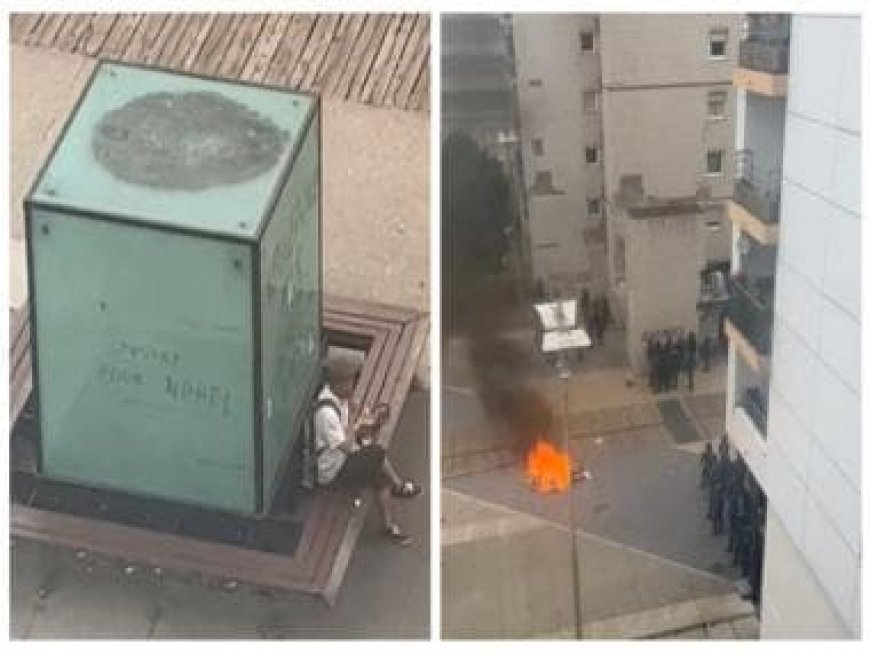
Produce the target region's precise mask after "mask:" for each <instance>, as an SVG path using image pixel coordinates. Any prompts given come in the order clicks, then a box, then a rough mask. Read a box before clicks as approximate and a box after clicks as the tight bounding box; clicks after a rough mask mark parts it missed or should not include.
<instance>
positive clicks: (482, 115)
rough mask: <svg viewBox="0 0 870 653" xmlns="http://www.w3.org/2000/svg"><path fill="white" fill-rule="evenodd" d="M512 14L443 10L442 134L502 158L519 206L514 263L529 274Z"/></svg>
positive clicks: (514, 242)
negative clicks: (460, 138)
mask: <svg viewBox="0 0 870 653" xmlns="http://www.w3.org/2000/svg"><path fill="white" fill-rule="evenodd" d="M515 78H516V73H515V69H514V51H513V36H512V23H511V17H510V16H509V15H506V14H442V16H441V137H442V139H445V138H447V137H448V136H449V135H450V134H452V133H462V134H465V135H466V136H469V137H470V138H472V139H473V140H474V141H475V142H476V143H477V145H478V146H479V147H481V148H482V149H483V150H485V151H486V152H487V153H488V154H489V155H490V156H492V157H494V158H496V159H498V160H499V161H500V162H501V164H502V169H503V171H504V173H505V176H506V177H507V179H508V181H509V183H510V186H511V194H512V200H513V206H514V210H515V215H514V216H512V217H513V218H514V225H513V229H514V234H513V238H512V242H513V246H512V251H511V253H510V256H511V258H512V259H513V267H515V268H516V271H517V272H519V275H520V277H525V278H528V277H530V276H531V273H530V270H529V260H530V258H531V257H530V255H529V251H528V250H529V241H528V232H527V229H526V225H527V220H528V211H527V208H526V191H525V188H524V185H523V160H522V157H521V154H520V138H519V126H518V118H517V94H516V79H515Z"/></svg>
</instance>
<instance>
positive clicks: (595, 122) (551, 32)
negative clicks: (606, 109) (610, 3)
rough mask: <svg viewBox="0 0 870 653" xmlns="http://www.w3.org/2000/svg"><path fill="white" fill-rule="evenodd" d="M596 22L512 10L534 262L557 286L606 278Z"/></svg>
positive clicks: (553, 288) (537, 274)
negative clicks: (519, 12) (517, 12)
mask: <svg viewBox="0 0 870 653" xmlns="http://www.w3.org/2000/svg"><path fill="white" fill-rule="evenodd" d="M598 23H599V20H598V17H597V16H595V15H593V14H572V15H562V14H537V15H531V14H516V15H514V16H513V26H514V28H513V36H514V50H515V52H516V71H517V98H518V105H519V124H520V133H521V136H522V138H521V140H522V155H523V162H524V166H523V167H524V172H525V178H524V184H525V187H526V192H527V197H528V210H529V223H528V234H529V241H530V247H531V269H532V275H533V278H534V279H535V280H536V281H538V280H540V282H541V283H540V284H539V285H543V286H544V287H545V288H546V289H547V290H548V291H549V292H551V293H553V294H557V293H558V294H573V293H578V292H579V288H580V287H581V286H585V287H591V288H593V289H597V290H598V291H603V290H604V289H605V285H606V277H605V275H604V266H605V264H606V261H605V259H604V249H605V229H604V207H603V201H602V200H603V173H602V170H603V167H602V163H603V158H604V157H603V152H602V135H601V60H600V57H599V53H598V46H597V43H598V40H599V28H598ZM596 262H597V265H596Z"/></svg>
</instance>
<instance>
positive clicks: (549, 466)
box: [526, 438, 572, 494]
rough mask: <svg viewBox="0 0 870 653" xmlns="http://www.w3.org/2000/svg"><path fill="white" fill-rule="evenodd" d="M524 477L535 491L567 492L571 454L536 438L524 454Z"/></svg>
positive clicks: (570, 475) (570, 473)
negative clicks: (525, 454)
mask: <svg viewBox="0 0 870 653" xmlns="http://www.w3.org/2000/svg"><path fill="white" fill-rule="evenodd" d="M526 478H527V479H528V481H529V485H530V486H531V488H532V489H533V490H534V491H536V492H540V493H542V494H548V493H551V492H567V491H568V489H569V488H570V487H571V481H572V463H571V456H570V455H568V453H566V452H563V451H561V450H560V449H558V448H557V447H556V446H555V445H554V444H552V443H551V442H548V441H547V440H544V439H543V438H538V440H537V441H536V442H535V444H534V446H533V447H532V449H531V450H530V451H529V453H528V454H527V456H526Z"/></svg>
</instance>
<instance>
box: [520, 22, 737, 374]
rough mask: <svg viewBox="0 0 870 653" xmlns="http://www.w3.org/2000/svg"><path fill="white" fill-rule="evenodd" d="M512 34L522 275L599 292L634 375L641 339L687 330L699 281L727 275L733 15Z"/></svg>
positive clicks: (523, 27) (694, 321)
mask: <svg viewBox="0 0 870 653" xmlns="http://www.w3.org/2000/svg"><path fill="white" fill-rule="evenodd" d="M513 23H514V30H513V33H514V50H515V56H516V70H517V96H518V104H519V123H520V131H521V137H522V149H523V160H524V169H525V184H526V188H527V190H528V208H529V240H530V243H531V257H532V266H531V267H532V271H533V275H535V277H536V278H538V279H542V280H543V281H544V282H545V284H546V286H547V287H548V289H549V290H550V291H551V292H553V293H559V294H574V293H578V292H579V291H580V288H581V287H586V288H590V289H591V290H592V292H593V293H599V292H602V293H607V294H609V296H610V297H611V300H612V302H611V303H612V306H613V309H614V313H615V316H616V319H617V322H618V323H620V324H622V325H624V326H625V327H626V351H627V358H628V362H629V364H630V365H631V366H632V367H634V368H636V369H641V368H643V367H644V366H645V361H644V360H643V354H642V352H643V344H642V336H643V334H644V332H646V331H650V330H656V329H666V328H683V329H685V330H687V331H688V330H696V329H698V325H699V320H698V301H699V295H700V293H701V286H702V284H701V275H702V272H703V271H704V270H705V269H706V268H708V267H710V266H711V265H714V266H715V265H719V266H721V267H724V269H726V270H727V268H728V262H729V259H730V254H731V250H730V243H731V238H730V226H729V224H728V222H727V220H725V219H724V202H725V200H726V199H727V198H728V197H729V196H730V193H731V174H732V166H731V161H732V160H733V155H732V152H733V147H734V139H733V133H734V123H733V120H734V91H733V89H732V88H731V72H732V69H733V66H734V62H735V59H736V52H737V49H736V43H737V37H738V31H739V24H740V19H739V16H737V15H729V14H697V15H677V14H670V15H645V14H602V15H596V14H572V15H552V14H551V15H516V16H514V18H513ZM651 242H655V243H656V245H655V248H654V251H651V250H650V245H649V243H651Z"/></svg>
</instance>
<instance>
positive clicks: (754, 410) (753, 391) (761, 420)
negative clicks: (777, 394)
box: [740, 388, 767, 437]
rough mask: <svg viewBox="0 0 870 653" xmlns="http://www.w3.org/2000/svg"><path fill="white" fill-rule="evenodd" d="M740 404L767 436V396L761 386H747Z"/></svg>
mask: <svg viewBox="0 0 870 653" xmlns="http://www.w3.org/2000/svg"><path fill="white" fill-rule="evenodd" d="M740 406H741V407H742V408H743V410H745V411H746V414H747V415H748V416H749V419H751V420H752V423H753V424H755V428H757V429H758V431H759V433H761V434H762V435H763V436H765V437H767V398H766V397H765V396H764V394H763V393H762V391H761V388H747V389H746V391H745V392H744V393H743V401H741V402H740Z"/></svg>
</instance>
